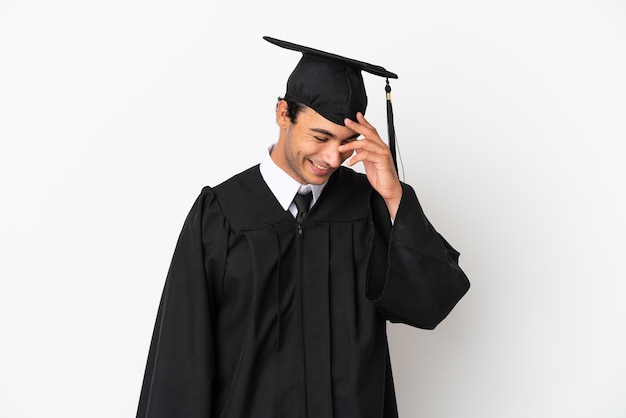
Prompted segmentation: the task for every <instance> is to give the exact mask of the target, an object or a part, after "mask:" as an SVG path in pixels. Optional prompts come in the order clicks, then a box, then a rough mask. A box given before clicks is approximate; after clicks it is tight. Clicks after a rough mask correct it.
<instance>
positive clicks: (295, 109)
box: [276, 97, 306, 124]
mask: <svg viewBox="0 0 626 418" xmlns="http://www.w3.org/2000/svg"><path fill="white" fill-rule="evenodd" d="M281 100H284V101H286V102H287V117H288V118H289V120H290V121H291V123H294V124H295V123H296V121H297V120H298V113H300V112H302V111H303V110H304V108H305V107H306V105H305V104H304V103H300V102H298V101H295V100H291V99H285V98H284V97H279V98H278V101H279V102H280V101H281ZM276 107H278V103H276Z"/></svg>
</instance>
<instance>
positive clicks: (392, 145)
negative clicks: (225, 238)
mask: <svg viewBox="0 0 626 418" xmlns="http://www.w3.org/2000/svg"><path fill="white" fill-rule="evenodd" d="M385 91H386V92H387V135H388V137H389V149H390V150H391V158H392V159H393V166H394V167H395V169H396V174H398V176H399V173H398V162H397V161H396V130H395V128H394V126H393V107H392V106H391V86H390V85H389V79H388V78H387V85H386V86H385Z"/></svg>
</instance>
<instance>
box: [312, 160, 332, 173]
mask: <svg viewBox="0 0 626 418" xmlns="http://www.w3.org/2000/svg"><path fill="white" fill-rule="evenodd" d="M309 161H310V162H311V164H312V165H313V167H314V168H316V169H317V170H319V171H323V172H325V173H327V172H328V171H330V167H328V166H325V165H321V164H318V163H316V162H315V161H313V160H309Z"/></svg>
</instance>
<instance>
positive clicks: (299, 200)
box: [293, 192, 313, 223]
mask: <svg viewBox="0 0 626 418" xmlns="http://www.w3.org/2000/svg"><path fill="white" fill-rule="evenodd" d="M312 198H313V194H312V193H311V192H308V193H306V194H301V193H296V197H294V198H293V203H295V204H296V207H297V208H298V214H297V215H296V221H298V223H302V220H303V219H304V217H305V216H306V213H307V212H308V211H309V207H310V206H311V199H312Z"/></svg>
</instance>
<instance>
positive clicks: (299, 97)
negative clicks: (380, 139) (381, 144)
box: [263, 36, 398, 170]
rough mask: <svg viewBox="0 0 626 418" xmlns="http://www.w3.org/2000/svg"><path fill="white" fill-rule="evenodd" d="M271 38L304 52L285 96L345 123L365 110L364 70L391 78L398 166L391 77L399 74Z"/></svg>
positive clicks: (390, 128)
mask: <svg viewBox="0 0 626 418" xmlns="http://www.w3.org/2000/svg"><path fill="white" fill-rule="evenodd" d="M263 39H265V40H266V41H268V42H271V43H272V44H274V45H278V46H280V47H282V48H286V49H290V50H292V51H298V52H301V53H302V58H301V59H300V61H299V62H298V64H297V65H296V68H295V69H294V70H293V72H292V73H291V75H290V76H289V79H288V80H287V92H286V93H285V98H286V99H288V100H295V101H298V102H300V103H303V104H305V105H307V106H309V107H310V108H312V109H313V110H315V111H316V112H317V113H319V114H320V115H322V116H323V117H325V118H326V119H328V120H330V121H332V122H334V123H337V124H339V125H343V124H344V119H345V118H349V119H352V120H355V119H356V114H357V112H361V113H363V114H365V109H366V108H367V94H366V92H365V84H364V83H363V76H362V74H361V72H362V71H365V72H368V73H370V74H374V75H377V76H380V77H385V78H386V79H387V84H386V86H385V90H386V92H387V127H388V133H389V148H390V149H391V154H392V157H393V162H394V165H395V166H396V170H397V164H396V150H395V132H394V127H393V110H392V108H391V87H390V86H389V79H390V78H398V76H397V75H396V74H394V73H392V72H390V71H387V70H386V69H385V68H383V67H381V66H379V65H372V64H369V63H367V62H363V61H357V60H354V59H351V58H346V57H342V56H340V55H336V54H331V53H329V52H324V51H320V50H318V49H314V48H309V47H306V46H302V45H297V44H294V43H291V42H287V41H281V40H279V39H275V38H271V37H269V36H264V37H263Z"/></svg>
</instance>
